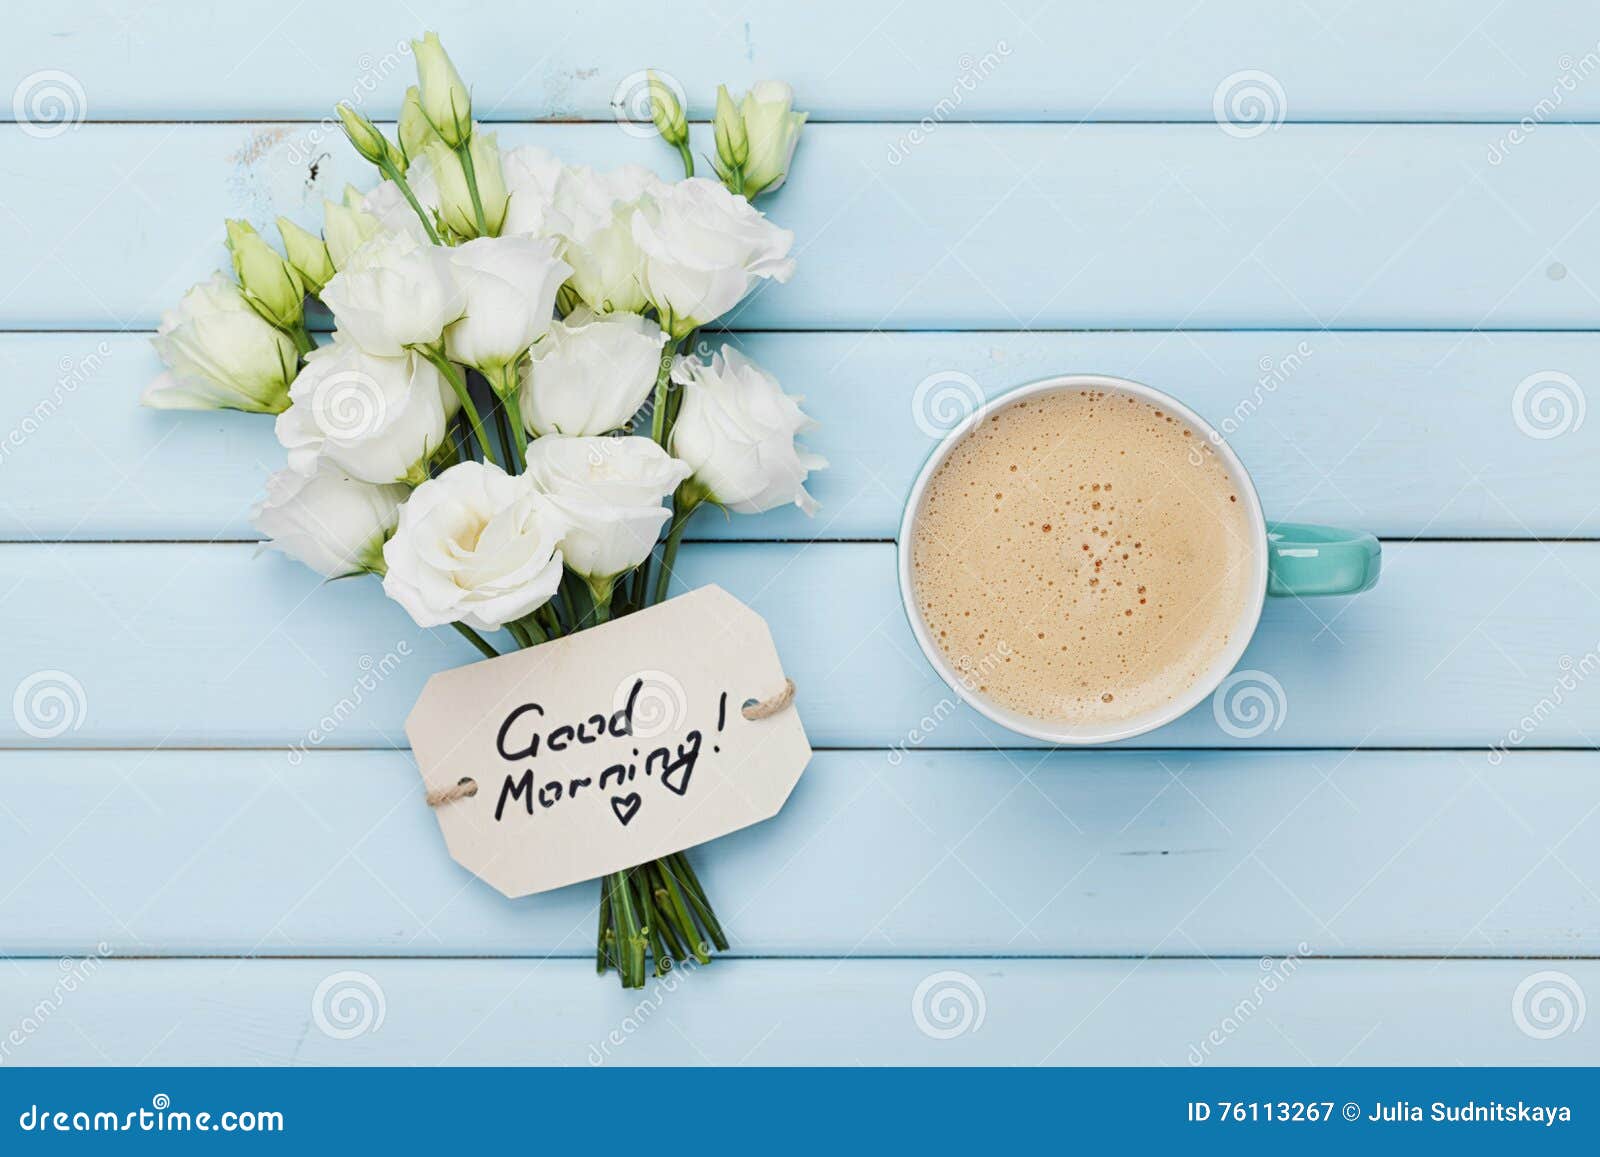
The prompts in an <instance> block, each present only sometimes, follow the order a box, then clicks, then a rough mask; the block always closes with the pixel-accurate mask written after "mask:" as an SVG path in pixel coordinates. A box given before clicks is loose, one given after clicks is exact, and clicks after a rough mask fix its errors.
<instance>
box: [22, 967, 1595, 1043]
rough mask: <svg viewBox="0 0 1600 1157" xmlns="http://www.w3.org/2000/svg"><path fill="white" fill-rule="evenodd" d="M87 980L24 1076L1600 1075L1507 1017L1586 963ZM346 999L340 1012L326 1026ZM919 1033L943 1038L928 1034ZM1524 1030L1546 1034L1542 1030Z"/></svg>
mask: <svg viewBox="0 0 1600 1157" xmlns="http://www.w3.org/2000/svg"><path fill="white" fill-rule="evenodd" d="M71 967H73V966H71V965H69V966H68V970H69V971H70V968H71ZM76 967H77V968H79V969H80V970H81V969H85V968H87V969H88V972H87V974H86V977H85V979H84V980H83V981H82V982H80V983H79V984H77V985H76V987H75V990H73V991H70V992H65V993H63V994H62V995H61V997H60V998H59V999H55V998H54V997H53V996H52V994H53V993H54V992H55V991H56V986H57V984H58V982H59V981H60V979H61V976H62V974H63V968H62V967H61V965H60V964H58V963H57V962H56V961H53V960H41V961H25V962H17V963H15V964H14V965H13V967H11V968H9V969H5V970H0V994H3V995H4V1000H5V1003H6V1006H7V1007H8V1008H12V1009H17V1010H27V1009H33V1008H34V1007H35V1006H36V1005H37V1004H38V1003H39V1002H40V1001H51V1002H52V1007H50V1009H49V1010H48V1013H47V1015H45V1016H44V1017H43V1018H37V1017H36V1016H35V1015H33V1014H24V1015H23V1016H19V1017H18V1018H17V1019H19V1020H22V1021H23V1022H24V1023H25V1024H27V1023H37V1024H38V1028H37V1029H36V1030H34V1031H32V1032H29V1033H26V1034H24V1035H22V1041H21V1043H20V1044H16V1045H13V1046H12V1047H11V1051H10V1054H9V1055H8V1056H7V1061H8V1062H9V1063H16V1064H28V1065H59V1064H80V1065H81V1064H119V1065H197V1064H203V1065H221V1064H233V1065H257V1064H273V1065H276V1064H299V1065H358V1064H428V1065H440V1064H449V1065H473V1064H476V1065H508V1064H522V1065H526V1064H534V1065H539V1064H567V1065H584V1064H589V1065H605V1064H610V1065H638V1064H657V1065H703V1064H717V1065H739V1064H761V1065H812V1064H849V1063H859V1064H897V1065H907V1064H913V1065H961V1064H969V1065H970V1064H1018V1063H1025V1064H1036V1063H1044V1064H1053V1065H1075V1064H1137V1065H1190V1064H1196V1063H1200V1064H1207V1063H1208V1064H1219V1065H1244V1064H1249V1065H1308V1064H1320V1065H1339V1064H1350V1065H1452V1064H1466V1065H1490V1064H1493V1065H1556V1064H1565V1065H1578V1064H1594V1063H1596V1061H1597V1060H1600V1045H1597V1044H1596V1038H1595V1034H1594V1033H1592V1032H1584V1031H1581V1030H1574V1029H1573V1028H1571V1027H1569V1028H1568V1029H1567V1030H1566V1031H1564V1032H1561V1033H1559V1034H1557V1035H1554V1036H1549V1037H1548V1038H1547V1039H1538V1038H1536V1037H1534V1036H1530V1035H1529V1034H1528V1033H1526V1032H1524V1031H1522V1030H1521V1029H1519V1028H1518V1025H1517V1021H1516V1019H1515V1018H1514V1016H1513V1013H1512V1008H1513V1005H1512V1001H1513V998H1514V997H1515V996H1516V994H1517V991H1518V987H1519V985H1522V984H1523V982H1524V981H1526V980H1527V979H1528V978H1529V977H1533V976H1535V975H1536V974H1537V973H1540V972H1558V973H1560V974H1561V976H1562V977H1564V978H1565V979H1555V978H1551V979H1549V980H1544V979H1535V980H1534V981H1533V983H1532V984H1531V985H1530V986H1529V995H1531V994H1532V992H1533V991H1535V990H1538V989H1541V988H1543V987H1544V986H1545V985H1547V984H1557V985H1573V986H1576V987H1577V988H1578V989H1587V991H1588V992H1590V993H1593V992H1594V991H1596V989H1597V988H1600V964H1596V963H1594V962H1592V961H1568V960H1557V961H1543V960H1516V961H1512V960H1506V961H1482V960H1475V961H1453V962H1442V963H1439V962H1431V961H1396V960H1379V961H1291V962H1290V963H1289V964H1288V965H1285V964H1284V963H1282V962H1273V963H1271V964H1269V965H1268V967H1267V968H1265V969H1263V968H1262V967H1261V966H1260V965H1259V964H1258V962H1257V961H1255V960H1217V961H1208V960H1186V961H1142V962H1141V961H1133V960H1095V961H1060V960H1034V961H1024V960H1005V961H983V960H976V961H974V960H961V959H954V960H854V961H831V960H797V961H790V962H770V961H723V962H721V963H718V964H715V965H713V966H712V967H710V968H708V969H704V970H700V971H696V972H693V973H688V974H685V975H684V976H681V977H679V978H677V979H676V981H675V982H668V981H663V982H661V983H660V985H659V986H657V987H647V988H646V989H645V990H644V991H643V992H637V993H626V992H623V991H621V990H619V989H618V988H617V986H616V982H615V980H614V979H607V980H599V979H597V978H596V977H595V975H594V971H593V968H592V967H591V965H589V964H588V963H586V962H584V961H578V960H567V961H467V960H450V961H417V960H385V961H366V960H283V961H270V962H269V961H233V960H187V961H128V962H120V961H115V960H110V961H99V962H91V963H90V964H88V965H85V964H81V963H80V964H78V965H76ZM1286 968H1292V970H1290V971H1287V972H1286V973H1285V974H1284V978H1283V979H1281V980H1278V981H1275V982H1274V983H1273V985H1272V986H1271V988H1270V990H1268V989H1267V988H1266V987H1265V981H1264V979H1263V978H1264V977H1266V976H1268V975H1270V974H1272V972H1273V970H1275V969H1276V970H1283V969H1286ZM669 984H670V987H669ZM1566 991H1568V992H1569V994H1570V992H1571V991H1572V989H1571V988H1570V987H1569V988H1567V989H1566ZM319 992H320V996H319ZM341 997H342V998H343V1003H342V1005H340V1004H332V1006H331V1007H330V1002H335V1001H338V1000H339V999H340V998H341ZM362 997H364V998H365V1000H366V1008H367V1009H370V1011H363V1008H362V1005H361V1004H360V1003H359V1001H360V999H361V998H362ZM963 997H964V998H965V1002H966V1003H965V1006H963V1004H962V1003H961V1001H962V998H963ZM1569 998H1570V997H1569ZM964 1007H965V1008H968V1009H970V1010H971V1011H970V1013H968V1012H964V1011H963V1008H964ZM324 1009H326V1010H327V1011H323V1010H324ZM380 1009H381V1013H382V1019H381V1022H380V1020H379V1015H378V1014H379V1011H380ZM924 1009H926V1010H927V1011H922V1010H924ZM980 1010H981V1014H982V1019H981V1021H980V1020H979V1012H980ZM918 1012H920V1013H921V1017H922V1024H923V1025H926V1026H927V1028H928V1029H931V1030H932V1031H933V1032H934V1033H936V1034H939V1035H929V1032H928V1031H925V1030H924V1029H923V1028H922V1027H920V1026H919V1023H918V1019H917V1013H918ZM1558 1016H1559V1014H1558ZM1524 1022H1525V1023H1527V1024H1528V1025H1529V1026H1530V1027H1531V1028H1534V1029H1536V1030H1537V1029H1539V1028H1540V1024H1539V1023H1537V1022H1535V1021H1532V1020H1528V1019H1527V1017H1526V1016H1525V1017H1524ZM1550 1023H1551V1024H1552V1025H1553V1026H1558V1025H1559V1024H1560V1023H1561V1022H1560V1020H1559V1019H1557V1020H1554V1021H1552V1022H1550ZM324 1025H325V1026H326V1029H324V1028H323V1027H322V1026H324ZM963 1025H966V1026H968V1027H966V1028H965V1029H964V1030H963V1031H959V1032H956V1033H955V1035H949V1034H950V1033H951V1032H952V1031H953V1030H957V1029H961V1028H962V1026H963ZM330 1033H333V1034H337V1035H330ZM1213 1041H1215V1042H1219V1043H1213Z"/></svg>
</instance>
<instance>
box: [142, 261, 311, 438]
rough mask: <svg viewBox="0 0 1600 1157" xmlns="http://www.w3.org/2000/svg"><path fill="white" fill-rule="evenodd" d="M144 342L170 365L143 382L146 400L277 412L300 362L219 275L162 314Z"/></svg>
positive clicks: (166, 405)
mask: <svg viewBox="0 0 1600 1157" xmlns="http://www.w3.org/2000/svg"><path fill="white" fill-rule="evenodd" d="M150 344H152V345H153V346H155V348H156V353H158V354H160V355H161V360H162V361H164V362H166V363H167V366H168V367H169V368H168V371H167V372H166V373H164V374H162V375H161V376H160V377H159V378H157V379H156V380H155V381H153V382H151V383H150V385H149V386H148V387H146V388H145V391H144V395H143V397H141V398H140V401H142V402H143V403H144V404H145V405H147V406H151V407H154V408H155V409H158V410H217V409H226V410H250V411H253V412H256V413H263V414H276V413H278V412H279V411H281V410H282V409H283V408H284V407H285V406H287V405H288V404H289V382H290V381H291V380H292V379H293V378H294V373H295V367H296V366H297V365H298V364H299V356H298V352H297V351H296V349H295V345H294V342H293V341H291V340H290V339H289V335H288V334H286V333H284V332H283V331H282V330H279V329H275V328H274V327H273V326H272V325H270V324H269V323H267V322H266V321H263V320H262V318H261V315H260V314H258V313H256V311H255V310H253V309H251V308H250V303H249V302H247V301H245V299H244V294H243V293H241V292H240V291H239V287H238V286H237V285H235V284H234V283H233V282H231V281H229V280H228V279H227V278H226V277H224V276H223V275H222V274H220V273H215V274H212V276H211V280H210V281H202V282H201V283H200V284H199V285H196V286H195V287H194V288H193V289H191V290H189V292H188V293H186V294H184V295H183V300H182V301H180V302H179V303H178V307H177V308H176V309H169V310H167V311H166V312H165V313H163V314H162V315H161V325H160V327H159V328H158V329H157V330H156V336H155V337H154V338H152V339H151V343H150Z"/></svg>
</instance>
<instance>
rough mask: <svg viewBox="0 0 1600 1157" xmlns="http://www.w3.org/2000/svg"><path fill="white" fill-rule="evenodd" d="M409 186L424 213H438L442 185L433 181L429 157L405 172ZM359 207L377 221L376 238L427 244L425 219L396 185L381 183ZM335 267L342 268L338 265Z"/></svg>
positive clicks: (391, 182) (366, 196) (420, 158)
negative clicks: (400, 238)
mask: <svg viewBox="0 0 1600 1157" xmlns="http://www.w3.org/2000/svg"><path fill="white" fill-rule="evenodd" d="M406 184H407V185H408V186H410V188H411V195H412V196H413V197H415V198H416V199H417V204H419V205H421V206H422V211H423V212H424V213H427V214H429V215H430V217H432V216H433V215H436V214H437V213H438V211H439V198H440V194H439V182H438V181H437V180H435V179H434V175H433V164H432V162H431V160H430V159H429V158H428V157H427V156H426V155H423V156H420V157H418V158H417V159H416V160H415V161H413V162H412V163H411V167H410V168H408V169H407V170H406ZM359 207H360V210H361V212H362V213H365V214H366V215H367V216H368V217H372V218H375V219H376V220H377V222H378V227H377V228H376V229H374V230H373V231H372V232H373V234H380V233H404V234H405V235H406V236H408V237H410V238H412V239H414V240H415V241H416V242H417V243H418V244H419V245H420V244H426V243H427V241H428V231H427V229H425V228H424V227H423V224H422V218H421V217H420V216H418V215H417V211H416V210H415V209H414V208H412V207H411V202H410V201H408V200H406V195H405V194H404V193H402V192H401V191H400V186H399V185H397V184H396V183H395V182H393V181H380V182H379V183H378V185H377V187H376V188H374V189H373V190H372V191H371V192H370V193H367V194H366V195H365V196H364V197H362V198H361V200H360V202H359ZM334 264H335V265H339V263H338V262H337V261H335V262H334ZM340 268H343V266H342V265H341V266H340Z"/></svg>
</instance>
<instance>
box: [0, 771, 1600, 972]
mask: <svg viewBox="0 0 1600 1157" xmlns="http://www.w3.org/2000/svg"><path fill="white" fill-rule="evenodd" d="M0 772H3V774H0V830H4V831H5V833H6V835H5V838H4V839H3V840H0V880H4V881H5V884H4V886H3V887H0V928H3V929H4V933H3V944H0V946H3V948H4V950H5V952H6V954H7V955H10V956H40V957H61V956H69V955H85V954H89V955H93V954H95V953H96V952H110V953H112V954H114V955H116V956H156V955H185V956H232V955H248V956H341V955H353V956H391V955H392V956H502V955H503V956H523V957H544V956H558V957H586V956H591V955H592V954H593V951H594V925H595V904H596V902H597V899H598V893H597V889H596V887H595V886H594V885H593V884H582V885H576V886H573V887H570V888H564V889H561V890H559V891H557V892H553V893H549V894H546V895H541V896H535V897H530V898H528V899H525V900H521V901H516V902H512V901H507V900H505V899H504V898H503V897H501V896H500V895H499V894H498V893H496V892H494V891H493V890H491V889H490V888H489V887H487V886H486V885H484V884H482V883H480V882H478V881H477V880H475V879H474V878H473V877H472V876H471V875H470V874H469V873H467V872H466V871H465V870H464V869H462V868H460V867H458V866H457V865H456V864H455V863H454V862H453V861H452V860H451V859H450V858H449V855H448V854H447V853H446V851H445V848H444V846H443V842H442V840H441V838H440V836H439V831H438V826H437V824H436V823H435V822H434V818H433V815H432V814H431V812H430V811H429V810H428V808H427V807H425V806H424V804H423V802H422V799H421V790H420V783H419V780H418V777H417V774H416V770H415V767H414V766H413V765H412V763H411V759H410V756H409V755H408V754H407V753H405V752H315V751H313V752H311V753H310V754H309V755H306V756H304V757H300V758H298V759H296V760H291V758H290V757H289V756H288V754H287V753H286V752H283V751H254V752H214V751H208V752H171V751H168V752H138V753H135V752H96V753H91V752H50V753H39V752H36V753H17V752H12V753H7V754H6V755H4V756H3V757H0ZM1597 833H1600V764H1597V761H1596V758H1595V756H1593V755H1592V754H1589V753H1581V754H1580V753H1574V752H1524V753H1519V754H1513V755H1511V756H1509V757H1508V758H1507V759H1505V761H1504V762H1503V763H1501V764H1499V765H1492V764H1490V763H1488V762H1487V761H1486V760H1485V758H1484V756H1483V754H1482V753H1480V752H1471V753H1467V752H1353V753H1352V752H1327V751H1318V752H1278V753H1270V752H1252V753H1221V752H1184V751H1165V752H1139V753H1134V752H1107V751H1085V752H1057V753H1054V754H1052V755H1048V756H1043V757H1036V756H1032V755H1023V754H1021V753H1010V754H1008V753H1003V752H993V751H991V752H913V753H911V754H909V755H905V756H904V757H900V756H892V755H891V754H890V753H887V752H878V751H873V752H865V751H863V752H837V751H828V752H819V753H818V754H817V756H816V758H815V760H814V761H813V763H812V766H811V767H810V769H809V770H808V771H807V773H806V777H805V779H804V780H803V781H802V782H801V785H800V787H799V788H798V789H797V791H796V792H795V794H794V796H793V797H792V798H791V799H790V801H789V803H788V805H787V806H786V807H785V809H784V811H783V812H782V813H780V814H779V816H778V817H777V818H775V819H773V820H771V821H769V822H767V823H765V824H761V825H758V826H757V827H755V828H750V829H746V830H745V831H743V832H740V833H738V834H735V835H733V836H730V837H728V838H725V839H722V840H718V841H715V842H714V843H712V844H709V845H707V846H706V847H704V848H702V849H700V850H698V851H697V852H696V854H695V862H696V864H697V865H698V869H699V872H700V875H701V877H702V879H703V880H704V881H705V882H706V884H707V887H708V888H709V889H710V891H711V894H712V897H713V898H714V900H715V902H716V904H717V907H718V910H719V912H720V913H721V915H722V919H723V923H724V924H725V926H726V927H727V928H728V930H729V933H730V935H731V936H732V937H733V941H734V944H733V947H734V951H735V952H736V953H738V954H740V955H745V956H857V957H859V956H923V955H928V956H941V955H962V956H1102V955H1117V956H1121V955H1128V956H1141V955H1146V954H1148V955H1154V956H1195V955H1200V954H1205V955H1210V956H1239V957H1253V956H1264V955H1269V954H1276V955H1284V954H1290V955H1295V954H1298V955H1307V954H1311V955H1316V956H1328V957H1342V956H1358V955H1359V956H1373V955H1377V956H1402V955H1412V956H1440V957H1443V956H1501V955H1525V954H1529V953H1532V954H1538V955H1560V956H1568V955H1590V956H1593V955H1600V840H1597V839H1596V838H1595V836H1596V835H1597ZM1463 848H1472V849H1474V852H1473V854H1472V855H1471V856H1470V857H1463V856H1460V855H1459V852H1460V849H1463ZM1444 864H1448V865H1449V867H1450V870H1449V871H1441V870H1440V868H1441V865H1444ZM102 943H103V944H104V945H105V948H103V949H102V948H101V947H100V945H101V944H102Z"/></svg>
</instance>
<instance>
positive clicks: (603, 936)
mask: <svg viewBox="0 0 1600 1157" xmlns="http://www.w3.org/2000/svg"><path fill="white" fill-rule="evenodd" d="M608 937H611V889H610V888H609V887H608V886H607V884H606V881H605V880H601V881H600V930H599V931H598V932H596V933H595V942H594V970H595V972H596V973H598V974H599V975H601V976H604V975H605V974H606V968H607V967H609V966H610V964H611V940H610V939H608Z"/></svg>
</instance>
